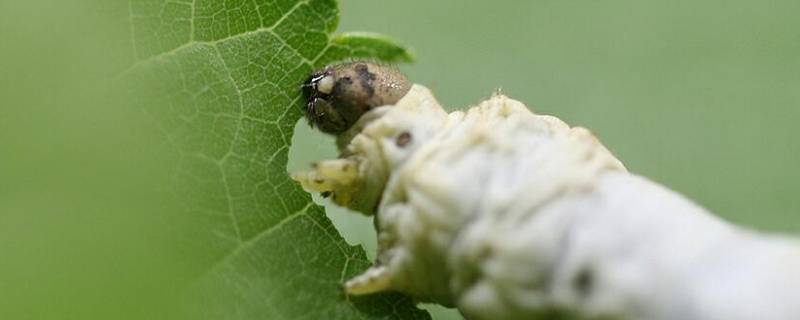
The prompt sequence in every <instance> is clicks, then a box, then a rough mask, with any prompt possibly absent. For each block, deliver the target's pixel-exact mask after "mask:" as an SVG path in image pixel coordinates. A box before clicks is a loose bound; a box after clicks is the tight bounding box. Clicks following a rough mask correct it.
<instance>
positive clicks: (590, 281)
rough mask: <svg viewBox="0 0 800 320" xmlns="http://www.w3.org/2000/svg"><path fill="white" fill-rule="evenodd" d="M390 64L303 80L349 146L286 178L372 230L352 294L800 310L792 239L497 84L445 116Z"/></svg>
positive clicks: (463, 303)
mask: <svg viewBox="0 0 800 320" xmlns="http://www.w3.org/2000/svg"><path fill="white" fill-rule="evenodd" d="M359 70H368V71H369V73H370V74H372V75H373V76H369V77H367V76H362V75H361V74H362V71H359ZM387 70H388V69H384V68H383V67H379V66H377V65H373V64H366V63H351V64H344V65H338V66H332V67H329V68H326V69H324V70H321V71H318V72H315V73H314V74H313V75H311V77H310V78H309V79H310V80H309V81H308V82H307V83H306V88H307V89H306V90H307V93H306V97H307V98H308V106H307V108H308V109H309V110H307V113H306V115H307V118H308V119H309V121H310V122H311V123H312V125H314V126H316V127H317V128H319V129H320V130H322V131H324V132H328V133H332V134H335V135H336V136H337V139H338V147H339V149H340V152H341V156H340V157H339V158H337V159H332V160H323V161H320V162H318V163H317V164H316V165H315V166H314V168H313V169H312V170H310V171H307V172H300V173H295V174H293V178H294V179H295V180H297V181H298V182H300V184H301V185H302V186H303V187H304V188H305V189H306V190H308V191H311V192H320V193H323V194H325V195H327V196H330V197H331V198H332V199H333V201H334V202H335V203H337V204H339V205H342V206H345V207H349V208H352V209H354V210H357V211H360V212H362V213H364V214H367V215H370V216H374V219H375V228H376V231H377V234H378V253H377V258H376V260H375V263H374V266H372V267H371V268H370V269H368V270H366V271H365V272H364V273H363V274H361V275H359V276H357V277H355V278H353V279H350V280H349V281H347V282H346V283H345V291H346V292H347V293H348V294H350V295H360V294H370V293H375V292H382V291H390V290H391V291H401V292H405V293H407V294H409V295H411V296H414V297H416V298H417V299H419V300H420V301H432V302H436V303H440V304H443V305H445V306H455V307H457V308H458V309H459V310H460V311H461V312H462V314H464V315H465V316H466V317H467V318H469V319H537V318H541V317H550V316H554V315H555V314H570V315H575V316H577V317H579V318H595V317H614V318H621V319H800V304H797V303H794V302H796V301H800V280H799V279H800V276H797V275H798V271H797V270H800V246H798V244H797V243H798V242H797V241H796V240H793V239H783V238H778V237H774V236H767V235H762V234H759V233H756V232H752V231H748V230H746V229H744V228H741V227H736V226H733V225H731V224H729V223H727V222H725V221H723V220H721V219H719V218H717V217H715V216H713V215H712V214H710V213H709V212H708V211H706V210H705V209H703V208H701V207H699V206H698V205H696V204H694V203H693V202H691V201H689V200H687V199H686V198H685V197H684V196H682V195H680V194H678V193H676V192H674V191H671V190H669V189H667V188H664V187H662V186H660V185H658V184H657V183H655V182H652V181H650V180H648V179H646V178H643V177H640V176H637V175H635V174H632V173H630V172H628V171H627V170H626V168H625V167H624V166H623V165H622V163H621V162H620V161H619V160H618V159H617V158H616V157H614V155H612V153H611V152H609V150H608V149H607V148H606V147H604V146H603V145H602V144H601V143H600V142H599V141H598V139H597V138H595V136H594V135H593V134H592V133H590V132H589V131H588V130H587V129H584V128H581V127H570V126H569V125H567V124H566V123H564V122H563V121H561V120H559V119H558V118H556V117H552V116H547V115H539V114H535V113H533V112H531V111H530V110H529V109H528V107H526V106H525V105H524V104H522V103H521V102H519V101H516V100H514V99H511V98H508V97H506V96H504V95H501V94H494V95H492V96H491V97H490V98H489V99H487V100H486V101H483V102H481V103H479V104H478V105H476V106H474V107H471V108H469V109H468V110H466V111H456V112H452V113H449V114H448V113H447V112H445V111H444V109H443V108H442V106H441V105H440V104H439V102H438V101H437V100H436V99H435V98H434V96H433V95H432V94H431V92H430V91H429V90H428V89H427V88H425V87H424V86H422V85H418V84H413V85H411V84H408V83H407V82H405V80H399V79H405V78H404V77H402V76H401V75H398V73H396V71H387ZM348 78H349V79H350V81H347V80H345V79H348ZM364 79H368V81H364V82H363V83H362V82H361V80H364ZM376 84H377V85H376ZM370 88H372V89H373V90H369V89H370ZM370 91H372V92H371V93H370ZM320 110H323V111H324V112H320Z"/></svg>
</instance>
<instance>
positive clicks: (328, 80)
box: [316, 75, 334, 94]
mask: <svg viewBox="0 0 800 320" xmlns="http://www.w3.org/2000/svg"><path fill="white" fill-rule="evenodd" d="M333 82H334V81H333V77H331V76H328V75H326V76H323V77H322V79H319V81H318V82H317V83H316V86H317V88H316V89H317V91H319V92H320V93H323V94H330V93H331V92H332V91H333Z"/></svg>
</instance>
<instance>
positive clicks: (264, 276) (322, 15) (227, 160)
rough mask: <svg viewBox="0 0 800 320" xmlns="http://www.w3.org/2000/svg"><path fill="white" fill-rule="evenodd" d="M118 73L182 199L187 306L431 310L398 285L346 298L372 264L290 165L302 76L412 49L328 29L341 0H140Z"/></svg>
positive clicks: (357, 313) (262, 315)
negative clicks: (125, 64) (348, 284)
mask: <svg viewBox="0 0 800 320" xmlns="http://www.w3.org/2000/svg"><path fill="white" fill-rule="evenodd" d="M129 10H130V12H129V16H130V29H131V30H130V32H131V37H132V41H131V42H130V46H131V50H132V52H133V53H134V56H135V58H134V60H135V62H134V63H133V64H132V65H131V66H130V67H129V68H128V69H127V70H125V71H124V72H123V73H122V76H121V77H122V79H123V80H124V82H125V83H126V84H127V85H128V86H129V87H130V99H132V100H133V101H135V103H136V105H137V106H138V107H140V108H142V110H144V111H145V113H146V114H147V115H148V116H149V117H150V118H151V119H152V121H153V122H154V123H156V127H157V128H158V130H159V131H160V133H161V136H162V137H163V143H162V144H161V148H160V152H162V154H165V155H169V157H167V156H165V159H171V160H169V161H167V162H166V163H165V164H166V165H169V166H170V168H171V169H170V172H171V173H170V174H169V176H168V178H167V180H168V182H167V184H168V187H169V188H167V189H169V190H173V192H174V198H175V199H176V200H177V201H179V202H180V204H181V208H182V210H183V211H184V212H183V214H182V215H181V217H182V218H180V219H178V220H177V221H176V222H175V223H177V224H181V225H182V226H188V227H187V228H189V229H190V233H191V234H192V239H190V241H185V245H186V250H185V252H187V253H190V254H194V256H193V257H191V259H190V261H195V262H194V263H196V266H194V267H195V269H194V270H195V272H194V274H192V275H190V276H189V277H190V278H192V279H193V280H192V281H191V286H190V291H191V293H190V295H189V300H190V305H189V307H188V309H189V311H190V313H191V314H192V316H193V318H208V319H300V318H305V319H354V318H363V319H377V318H381V319H383V318H397V319H427V318H429V316H428V315H427V313H425V312H423V311H421V310H419V309H417V308H416V307H414V305H413V302H412V301H411V300H410V299H409V298H407V297H404V296H401V295H398V294H388V295H377V296H371V297H365V298H348V297H345V296H344V295H343V294H342V292H341V284H342V283H343V281H344V280H346V279H347V278H348V277H351V276H354V275H356V274H357V273H359V272H360V271H361V270H363V269H365V268H366V267H367V266H368V265H369V261H367V259H366V256H365V253H364V251H363V249H361V248H360V247H352V246H349V245H348V244H347V243H346V242H345V241H344V240H343V239H342V237H341V236H340V235H339V234H338V233H337V231H336V230H335V229H334V228H333V226H332V224H331V223H330V221H329V220H328V219H327V218H326V217H325V214H324V211H323V209H322V208H321V207H319V206H317V205H314V204H313V203H312V201H311V198H310V196H309V195H308V194H307V193H305V192H304V191H302V190H301V189H300V188H299V187H298V186H297V185H296V184H295V183H293V182H292V181H291V180H290V179H289V177H288V175H287V173H286V163H287V155H288V151H289V144H290V141H291V137H292V134H293V132H292V131H293V127H294V125H295V123H296V122H297V121H298V120H299V119H300V118H301V117H302V111H301V110H302V107H303V101H302V97H301V96H300V92H299V88H300V84H301V83H302V81H303V80H305V78H306V77H307V76H308V74H309V73H310V72H311V71H312V70H313V69H315V68H318V67H320V66H323V65H325V64H327V63H331V62H334V61H338V60H343V59H353V58H365V59H375V60H382V61H386V62H405V61H410V60H411V56H410V55H409V53H408V52H407V51H406V49H404V48H403V47H402V46H400V45H398V44H397V43H395V42H393V41H391V40H389V39H387V38H385V37H382V36H377V35H372V34H364V33H352V34H343V35H337V36H331V32H333V31H334V30H335V28H336V25H337V22H338V12H337V5H336V2H335V1H333V0H307V1H295V0H273V1H268V0H195V1H162V0H148V1H145V0H140V1H132V2H131V3H130V6H129Z"/></svg>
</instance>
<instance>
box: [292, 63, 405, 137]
mask: <svg viewBox="0 0 800 320" xmlns="http://www.w3.org/2000/svg"><path fill="white" fill-rule="evenodd" d="M410 89H411V83H409V81H408V79H406V77H405V76H403V74H401V73H400V72H399V71H398V70H396V69H394V68H392V67H389V66H383V65H379V64H375V63H370V62H350V63H343V64H338V65H333V66H328V67H326V68H324V69H322V70H317V71H314V72H313V73H312V74H311V75H310V76H309V77H308V80H306V82H305V83H304V84H303V95H304V97H305V99H306V106H305V114H306V118H307V119H308V121H309V123H310V124H311V126H313V127H316V128H318V129H319V130H320V131H322V132H325V133H329V134H333V135H338V134H340V133H342V132H345V131H347V129H349V128H350V127H351V126H352V125H353V124H354V123H355V122H356V121H358V119H359V118H360V117H361V116H362V115H363V114H364V113H366V112H368V111H369V110H372V109H373V108H376V107H380V106H385V105H393V104H395V103H397V101H399V100H400V99H401V98H402V97H403V96H405V94H406V93H408V91H409V90H410Z"/></svg>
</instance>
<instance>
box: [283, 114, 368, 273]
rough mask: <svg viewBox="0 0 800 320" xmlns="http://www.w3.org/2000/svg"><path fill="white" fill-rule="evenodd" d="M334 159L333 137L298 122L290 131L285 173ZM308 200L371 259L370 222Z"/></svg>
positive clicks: (319, 198) (326, 203)
mask: <svg viewBox="0 0 800 320" xmlns="http://www.w3.org/2000/svg"><path fill="white" fill-rule="evenodd" d="M337 155H338V151H337V150H336V142H335V139H334V138H333V136H330V135H327V134H323V133H322V132H319V131H315V130H313V129H311V127H310V126H309V125H308V124H307V123H306V121H305V120H304V119H301V120H300V121H298V122H297V124H296V125H295V127H294V136H292V145H291V146H290V148H289V162H288V163H287V165H286V169H287V170H288V172H290V173H291V172H297V171H304V170H310V169H311V163H313V162H315V161H319V160H323V159H333V158H336V157H337ZM312 198H313V199H314V203H316V204H319V205H323V206H325V214H326V215H327V216H328V219H331V222H333V225H334V226H335V227H336V230H338V231H339V233H340V234H341V235H342V237H344V239H345V241H347V243H349V244H351V245H361V246H363V247H364V250H365V251H366V252H367V257H369V259H374V258H375V250H377V241H378V240H377V236H376V235H375V229H374V226H373V225H372V218H370V217H367V216H365V215H363V214H360V213H358V212H355V211H351V210H348V209H345V208H342V207H339V206H337V205H335V204H333V202H331V200H330V199H325V198H324V197H322V195H320V194H312Z"/></svg>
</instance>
